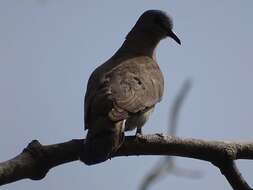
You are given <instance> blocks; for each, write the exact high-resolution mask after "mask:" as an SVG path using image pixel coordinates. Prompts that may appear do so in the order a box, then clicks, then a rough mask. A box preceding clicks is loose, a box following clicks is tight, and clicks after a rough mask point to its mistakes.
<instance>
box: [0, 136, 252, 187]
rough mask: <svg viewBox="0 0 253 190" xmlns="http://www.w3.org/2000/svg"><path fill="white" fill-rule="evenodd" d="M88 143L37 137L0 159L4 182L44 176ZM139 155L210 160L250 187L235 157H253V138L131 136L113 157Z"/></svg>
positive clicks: (76, 155) (237, 182)
mask: <svg viewBox="0 0 253 190" xmlns="http://www.w3.org/2000/svg"><path fill="white" fill-rule="evenodd" d="M84 146H85V140H83V139H76V140H71V141H68V142H65V143H60V144H53V145H45V146H42V145H41V144H40V143H39V142H38V141H36V140H34V141H32V142H31V143H30V144H29V145H28V146H27V148H25V149H24V151H23V152H22V153H21V154H20V155H18V156H16V157H15V158H13V159H11V160H8V161H6V162H2V163H0V185H3V184H7V183H11V182H14V181H17V180H20V179H25V178H30V179H33V180H39V179H42V178H44V177H45V176H46V174H47V172H48V171H49V170H50V169H51V168H53V167H55V166H58V165H61V164H64V163H68V162H72V161H75V160H79V155H80V153H81V152H82V149H83V147H84ZM136 155H166V156H182V157H188V158H195V159H199V160H204V161H209V162H211V163H213V164H214V165H215V166H217V167H219V168H220V170H221V171H222V173H223V175H225V177H226V179H227V180H228V181H229V182H230V184H231V186H232V187H233V188H234V189H235V190H239V189H240V190H249V189H250V188H249V186H248V185H247V183H246V181H245V180H244V179H243V177H242V176H241V175H240V173H239V172H238V170H237V168H236V167H235V165H234V163H233V160H236V159H253V142H252V143H250V142H249V143H246V142H242V143H240V142H227V141H207V140H200V139H190V138H188V139H187V138H186V139H183V138H178V137H172V136H166V135H162V134H155V135H145V136H137V137H136V136H128V137H126V139H125V142H124V144H123V145H122V146H121V148H120V149H119V150H118V151H117V152H116V154H115V155H114V156H113V157H117V156H136ZM231 162H232V163H233V164H232V166H231V165H230V164H229V163H231Z"/></svg>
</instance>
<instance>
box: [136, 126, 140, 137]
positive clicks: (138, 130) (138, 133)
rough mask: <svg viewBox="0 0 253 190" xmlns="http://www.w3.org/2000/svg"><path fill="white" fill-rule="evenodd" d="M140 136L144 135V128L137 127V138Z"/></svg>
mask: <svg viewBox="0 0 253 190" xmlns="http://www.w3.org/2000/svg"><path fill="white" fill-rule="evenodd" d="M138 135H142V127H137V128H136V133H135V136H136V137H137V136H138Z"/></svg>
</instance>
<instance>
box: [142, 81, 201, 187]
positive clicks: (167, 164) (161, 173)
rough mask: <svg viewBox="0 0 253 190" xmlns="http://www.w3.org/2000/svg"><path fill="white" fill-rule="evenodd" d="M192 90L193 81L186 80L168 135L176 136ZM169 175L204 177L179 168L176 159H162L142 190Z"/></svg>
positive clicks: (172, 116)
mask: <svg viewBox="0 0 253 190" xmlns="http://www.w3.org/2000/svg"><path fill="white" fill-rule="evenodd" d="M191 88H192V80H191V79H186V80H185V81H184V83H183V85H182V87H181V88H180V90H179V92H178V94H177V95H176V97H175V99H174V101H173V104H172V107H171V109H170V114H169V121H168V129H167V130H168V131H167V133H168V134H169V135H171V136H176V131H177V127H178V119H179V114H180V111H181V109H182V106H183V103H184V101H185V99H186V97H187V95H188V93H189V91H190V90H191ZM168 174H173V175H176V176H179V177H187V178H194V179H198V178H200V177H202V176H203V174H202V172H200V171H195V170H189V169H185V168H180V167H178V166H177V165H176V164H175V157H172V156H166V157H162V158H160V159H159V160H158V162H157V164H156V165H155V166H154V167H153V168H152V169H151V170H150V171H149V172H148V173H147V174H146V176H145V177H144V179H143V180H142V183H141V185H140V190H147V189H148V188H149V187H150V185H152V184H153V183H155V182H156V181H157V180H158V179H161V178H162V177H165V176H166V175H168Z"/></svg>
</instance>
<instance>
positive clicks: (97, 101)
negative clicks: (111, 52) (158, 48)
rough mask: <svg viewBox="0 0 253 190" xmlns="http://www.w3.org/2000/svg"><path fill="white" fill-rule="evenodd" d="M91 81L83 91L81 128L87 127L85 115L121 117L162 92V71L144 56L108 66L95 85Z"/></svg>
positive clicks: (148, 103)
mask: <svg viewBox="0 0 253 190" xmlns="http://www.w3.org/2000/svg"><path fill="white" fill-rule="evenodd" d="M93 78H94V77H93ZM94 81H95V80H94V79H90V80H89V84H88V88H87V92H86V98H85V112H86V113H85V121H86V122H85V123H86V126H85V128H89V125H88V123H89V119H90V118H91V117H93V116H95V115H101V114H102V115H108V116H109V118H110V119H111V120H112V121H119V120H124V119H126V118H127V117H128V114H129V113H130V114H131V113H137V112H140V111H144V110H146V109H147V108H150V107H153V106H154V105H155V104H156V103H157V102H159V101H160V100H161V97H162V94H163V86H164V81H163V76H162V73H161V71H160V69H159V67H158V65H157V63H156V62H155V61H154V60H153V59H151V58H149V57H145V56H142V57H135V58H132V59H129V60H126V61H124V62H122V63H121V64H119V65H117V66H116V67H114V68H112V69H110V70H109V71H108V72H106V74H105V75H104V77H103V80H102V82H101V83H100V85H99V86H100V87H99V88H95V86H96V85H94V84H95V82H94ZM97 81H98V80H97ZM92 112H93V113H92ZM94 119H95V118H94Z"/></svg>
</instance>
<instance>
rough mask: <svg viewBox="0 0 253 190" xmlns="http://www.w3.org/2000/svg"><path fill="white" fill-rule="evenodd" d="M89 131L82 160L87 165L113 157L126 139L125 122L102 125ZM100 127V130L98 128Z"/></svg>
mask: <svg viewBox="0 0 253 190" xmlns="http://www.w3.org/2000/svg"><path fill="white" fill-rule="evenodd" d="M95 129H96V128H94V129H93V128H91V129H89V131H88V134H87V138H86V142H85V145H84V149H83V154H82V155H81V157H80V160H81V161H83V162H84V163H85V164H87V165H93V164H98V163H101V162H104V161H106V160H108V159H109V158H111V156H112V154H113V153H114V152H116V151H117V150H118V148H119V147H120V146H121V144H122V143H123V141H124V122H123V121H121V122H117V123H115V124H114V125H113V126H109V127H108V126H104V125H103V126H100V127H99V128H98V127H97V130H95ZM98 129H99V130H98Z"/></svg>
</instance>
